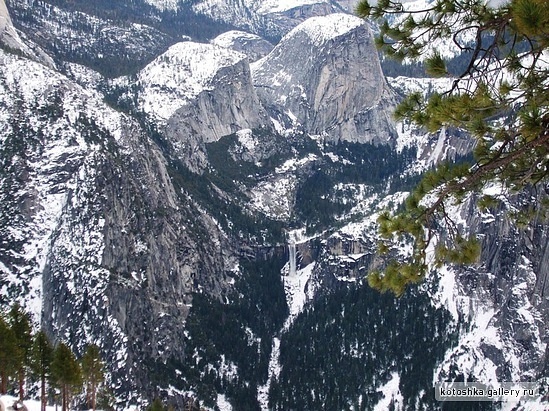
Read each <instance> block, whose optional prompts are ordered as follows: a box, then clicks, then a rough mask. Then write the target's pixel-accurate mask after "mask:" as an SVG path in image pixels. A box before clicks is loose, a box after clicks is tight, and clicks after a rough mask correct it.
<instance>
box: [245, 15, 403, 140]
mask: <svg viewBox="0 0 549 411" xmlns="http://www.w3.org/2000/svg"><path fill="white" fill-rule="evenodd" d="M252 73H253V79H254V85H255V87H256V88H257V91H258V94H259V96H260V99H261V101H262V102H263V104H264V105H265V106H266V107H267V109H268V110H269V112H270V113H271V116H273V117H274V118H279V119H281V120H282V121H284V123H285V124H287V125H288V126H291V123H292V122H295V123H297V124H300V125H302V126H303V127H304V129H305V130H306V131H307V132H308V133H311V134H316V135H322V136H324V137H325V139H326V140H327V141H331V142H337V141H350V142H360V143H366V142H373V143H376V144H379V143H390V142H391V141H392V140H393V137H394V136H395V135H396V133H395V131H394V126H393V124H392V121H391V120H390V118H389V115H388V113H389V112H390V106H391V95H390V93H389V91H388V87H387V85H386V83H385V80H384V77H383V73H382V71H381V67H380V65H379V60H378V58H377V51H376V50H375V47H374V44H373V37H372V34H371V32H370V29H369V28H368V26H367V25H366V24H365V23H364V21H363V20H362V19H359V18H356V17H353V16H349V15H346V14H333V15H330V16H326V17H317V18H311V19H309V20H307V21H306V22H305V23H302V24H301V25H299V26H298V27H296V28H295V29H294V30H292V31H291V32H290V33H288V35H286V36H285V37H284V38H283V39H282V41H281V42H280V43H279V44H278V45H277V46H276V47H275V49H274V50H273V51H272V52H271V53H270V54H269V55H268V56H266V57H265V58H263V59H262V60H260V61H258V62H256V63H254V64H253V65H252Z"/></svg>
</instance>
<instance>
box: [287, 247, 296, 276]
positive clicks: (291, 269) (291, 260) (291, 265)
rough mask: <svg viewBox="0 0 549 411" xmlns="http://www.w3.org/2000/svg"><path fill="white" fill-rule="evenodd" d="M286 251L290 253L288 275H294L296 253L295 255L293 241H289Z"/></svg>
mask: <svg viewBox="0 0 549 411" xmlns="http://www.w3.org/2000/svg"><path fill="white" fill-rule="evenodd" d="M288 251H289V254H290V261H289V263H290V272H289V273H288V275H289V276H295V271H296V255H295V253H296V252H295V242H294V241H290V242H289V243H288Z"/></svg>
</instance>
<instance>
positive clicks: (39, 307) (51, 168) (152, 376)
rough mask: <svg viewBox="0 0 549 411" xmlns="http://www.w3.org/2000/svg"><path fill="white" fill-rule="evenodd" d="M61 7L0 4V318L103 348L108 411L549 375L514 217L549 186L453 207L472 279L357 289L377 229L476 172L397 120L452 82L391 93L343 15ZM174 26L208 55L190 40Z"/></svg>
mask: <svg viewBox="0 0 549 411" xmlns="http://www.w3.org/2000/svg"><path fill="white" fill-rule="evenodd" d="M58 3H59V4H58ZM72 3H73V4H72V5H70V4H68V3H67V4H65V3H64V2H63V3H61V2H55V5H54V4H53V2H45V1H34V2H27V1H22V0H21V1H19V0H13V1H11V2H8V7H9V9H10V10H12V11H13V14H12V16H11V18H10V15H9V13H8V11H7V10H8V9H6V8H5V7H3V6H4V2H3V1H2V0H0V42H1V43H2V46H3V47H2V49H1V50H0V63H1V64H0V129H1V130H2V133H1V134H0V207H1V208H0V210H1V212H0V307H1V308H2V309H4V308H6V307H7V306H9V304H10V303H11V302H12V301H20V302H21V303H22V304H23V306H24V307H25V308H26V309H27V310H29V311H30V312H31V313H32V314H33V319H34V321H35V326H36V327H37V328H38V327H39V326H41V327H42V328H44V329H45V330H46V331H47V333H48V335H49V336H50V337H51V338H52V339H53V340H54V341H55V342H58V341H65V342H67V343H68V344H69V345H70V346H71V347H72V348H73V349H74V350H75V352H76V353H77V354H78V355H80V354H81V353H82V351H83V349H84V347H85V346H86V344H87V343H90V342H95V343H96V344H98V345H99V347H100V348H101V352H102V355H103V357H104V359H105V361H106V363H107V368H108V379H107V383H108V385H109V387H110V388H111V389H112V391H113V392H114V394H115V396H116V398H117V401H118V405H117V408H120V409H132V408H131V407H132V406H133V409H135V407H136V406H137V407H145V405H146V404H148V403H149V402H150V401H151V400H152V399H153V398H154V397H156V396H158V397H161V398H162V399H163V400H164V401H165V402H167V403H168V402H169V403H170V404H172V405H173V406H174V407H175V408H176V409H182V408H183V404H184V403H185V402H186V401H187V400H188V398H193V399H196V400H198V401H199V402H200V405H201V406H203V407H204V408H206V409H216V407H217V409H223V410H230V409H234V410H240V409H265V410H267V409H272V410H289V409H302V410H320V409H337V410H340V409H341V410H343V409H353V410H358V409H380V410H381V409H390V408H391V407H393V408H394V409H406V410H416V409H425V410H431V409H441V408H442V406H441V404H440V403H438V402H436V401H435V399H434V396H433V392H432V385H433V384H434V383H435V382H440V381H448V380H459V379H463V378H465V379H468V380H470V379H474V380H479V381H483V382H494V381H496V380H497V381H500V382H501V381H525V380H532V381H537V380H542V379H543V378H546V377H547V370H548V369H549V368H548V366H547V354H546V347H547V342H546V335H547V326H548V324H549V320H548V318H547V315H548V312H549V311H548V306H547V298H546V294H547V281H546V280H547V275H548V274H549V253H548V249H547V246H546V244H547V222H546V219H545V218H544V217H543V216H542V215H541V213H538V214H535V215H532V218H530V219H529V220H528V221H526V222H525V223H524V226H523V227H519V226H518V225H517V224H515V222H514V221H513V220H512V219H509V218H508V217H507V215H508V214H509V213H513V212H514V211H516V210H517V209H518V208H519V206H520V205H521V204H529V203H532V204H535V203H536V202H541V201H543V200H544V199H546V197H547V194H548V193H547V188H546V187H538V189H537V191H536V190H534V191H532V192H531V194H530V195H528V196H526V195H522V196H516V195H511V194H509V193H505V192H501V190H500V189H499V188H498V187H497V186H496V185H494V186H491V187H486V188H485V190H487V192H489V193H490V194H492V195H495V196H499V197H501V199H502V200H503V202H502V205H501V206H499V208H495V209H491V210H488V211H485V212H483V213H480V212H479V211H478V209H477V208H476V206H475V202H476V199H475V198H474V197H470V198H468V199H466V201H464V202H463V203H462V204H461V205H456V206H454V207H453V208H452V209H451V210H450V212H451V213H452V215H453V216H454V218H455V220H456V221H458V222H459V224H461V225H462V226H463V228H464V229H465V230H469V231H470V232H472V233H476V234H477V235H478V236H479V238H480V239H481V240H482V242H483V252H482V258H481V262H480V263H479V264H478V265H476V266H473V267H460V266H444V267H442V268H441V269H434V268H433V272H432V274H431V275H430V276H429V277H428V279H427V280H426V282H424V283H423V284H421V285H420V286H418V287H417V288H413V289H411V290H409V292H408V293H407V294H406V295H405V296H404V297H403V298H402V299H395V298H393V297H392V296H388V295H380V294H379V293H377V292H375V291H373V290H371V289H369V288H368V286H367V285H365V283H364V281H363V279H364V277H365V275H366V274H367V272H368V270H369V268H370V267H372V266H374V265H375V264H376V259H377V256H376V248H377V240H378V237H377V236H378V234H377V229H376V218H377V216H378V215H379V213H380V212H381V210H383V209H385V208H393V209H394V208H396V207H398V206H399V205H400V204H401V203H402V201H403V200H404V198H405V197H406V194H407V192H408V191H410V190H411V188H412V187H413V185H414V184H415V182H416V181H417V179H418V176H419V175H420V174H421V173H422V172H424V171H425V170H427V169H429V168H430V167H432V166H433V165H435V164H437V163H438V162H440V161H443V160H452V161H454V160H456V161H461V160H463V158H464V157H466V156H468V155H470V151H471V149H472V141H471V139H470V138H468V137H467V136H465V135H463V133H462V132H460V131H459V130H443V131H442V132H440V133H438V134H435V135H426V134H425V133H424V132H423V131H422V130H418V129H414V128H412V127H411V126H410V125H409V124H400V123H399V124H397V123H395V122H394V121H393V120H392V117H391V110H392V108H393V107H394V104H395V102H396V101H398V99H399V98H400V96H402V95H404V94H406V93H408V92H409V91H410V90H416V91H417V90H419V91H423V92H425V93H428V92H429V91H431V90H434V89H443V88H444V87H446V86H447V81H448V80H439V81H429V80H426V79H417V78H416V79H410V78H407V77H398V78H391V79H389V81H388V80H387V79H386V78H385V77H384V75H383V73H382V71H381V66H380V62H379V59H378V56H377V52H376V50H375V48H374V46H373V39H372V33H371V30H370V27H369V25H368V24H367V23H365V22H363V21H362V20H360V19H358V18H356V17H353V16H351V15H348V14H341V13H334V11H336V10H337V11H340V10H341V4H339V5H338V4H337V3H321V2H319V3H317V2H312V1H311V2H309V1H304V2H255V1H251V0H250V1H247V2H237V3H234V4H233V3H229V2H221V1H212V2H207V1H198V2H192V3H188V2H184V1H182V2H172V1H152V0H150V1H149V0H148V1H146V2H145V1H143V2H139V1H135V2H120V3H117V4H116V5H111V6H112V7H113V8H109V7H107V5H106V4H104V3H103V2H98V3H94V4H93V5H90V4H87V5H86V4H85V2H80V1H75V2H72ZM91 6H93V7H91ZM119 6H120V7H122V8H121V9H118V8H117V7H119ZM124 7H127V8H124ZM90 8H93V10H90ZM229 9H230V12H226V11H227V10H229ZM189 10H194V12H193V13H202V15H207V16H210V19H209V20H208V22H209V23H208V24H209V25H207V26H204V30H206V29H207V28H208V27H210V28H212V27H214V28H215V29H213V30H212V33H215V35H212V36H211V38H215V39H214V40H213V41H211V42H209V41H208V42H206V41H204V42H199V41H197V39H196V38H192V39H188V38H186V39H185V41H181V40H182V38H181V37H180V36H181V35H182V34H184V32H183V31H182V29H181V27H183V26H185V27H187V29H189V26H190V25H191V24H190V22H192V21H195V20H192V19H191V16H192V18H193V19H194V18H195V17H196V16H198V14H192V13H191V12H189ZM92 11H93V13H92ZM138 11H139V12H142V18H143V19H145V17H146V20H147V21H144V20H143V21H139V22H136V21H131V20H132V19H135V18H136V17H135V16H136V15H137V14H139V13H138ZM124 13H127V14H128V15H130V16H133V17H132V18H129V20H124V17H123V16H125V14H124ZM132 13H134V14H132ZM135 13H137V14H135ZM315 14H320V16H314V15H315ZM121 16H122V17H121ZM197 18H198V17H197ZM12 19H13V24H12ZM178 19H180V20H178ZM217 19H219V20H223V21H225V23H230V24H231V25H233V26H236V27H239V28H241V29H245V30H247V31H246V32H243V31H235V30H233V29H234V27H231V30H228V31H227V32H225V33H224V34H221V35H219V36H218V34H219V33H217V32H216V30H218V29H219V31H222V30H221V28H220V27H223V26H221V25H219V26H218V25H217V24H218V23H215V20H217ZM169 21H172V22H173V27H172V31H171V32H168V31H169V30H167V28H166V27H167V23H166V22H169ZM177 21H179V23H177ZM182 21H184V22H185V24H183V23H181V22H182ZM196 21H197V20H196ZM163 22H164V23H163ZM178 24H180V25H178ZM210 24H211V25H210ZM219 24H221V23H219ZM251 33H254V34H251ZM258 33H259V34H262V35H263V36H265V35H266V34H268V35H269V38H270V39H271V40H272V39H273V38H276V37H281V40H280V41H279V42H278V43H277V44H276V45H273V44H271V43H269V42H268V41H267V40H266V39H265V38H264V37H262V36H260V35H259V34H258ZM191 37H192V36H191ZM202 40H210V36H205V37H204V39H202ZM120 61H124V62H125V64H127V65H128V67H125V68H124V69H120V67H119V66H118V62H120ZM98 70H100V71H101V74H100V73H99V72H98ZM401 252H403V253H404V252H406V249H403V250H401ZM129 376H131V377H129ZM545 405H546V404H540V403H536V402H532V403H530V404H528V403H526V404H519V405H518V406H517V407H518V409H543V407H544V406H545ZM495 408H497V406H494V407H492V404H488V406H487V409H495Z"/></svg>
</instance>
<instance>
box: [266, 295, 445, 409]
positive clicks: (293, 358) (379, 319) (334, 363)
mask: <svg viewBox="0 0 549 411" xmlns="http://www.w3.org/2000/svg"><path fill="white" fill-rule="evenodd" d="M449 323H450V317H449V313H448V312H447V311H446V310H444V309H435V308H433V307H432V305H431V304H430V302H429V297H428V296H426V295H424V294H420V293H417V292H415V291H411V292H410V293H409V294H407V295H405V296H403V297H402V298H400V299H397V298H394V296H392V295H386V294H379V293H377V292H375V291H373V290H372V289H370V288H369V287H367V286H363V285H362V286H356V285H350V286H347V285H341V286H339V288H338V289H337V290H335V291H333V292H330V293H329V294H327V295H323V296H320V297H319V298H318V299H317V300H316V301H315V302H314V303H313V304H312V305H311V306H309V307H307V308H306V309H305V311H304V312H303V313H301V314H300V315H299V316H298V318H297V319H296V320H295V322H294V323H293V325H292V327H291V328H290V330H289V331H288V332H287V333H285V334H284V335H283V336H282V339H281V346H280V363H281V365H282V371H281V373H280V378H279V379H278V381H276V382H274V383H273V385H271V391H270V399H271V402H270V409H273V410H281V411H282V410H284V411H287V410H302V411H308V410H310V411H316V410H329V409H332V410H351V409H357V408H352V407H353V405H360V406H359V407H358V409H361V410H371V409H373V407H374V405H375V404H377V403H378V402H379V400H380V399H381V393H379V392H377V390H376V389H378V388H379V387H381V386H383V385H384V384H385V383H386V382H387V381H388V380H389V379H390V378H391V374H392V373H397V374H398V375H399V376H400V385H399V389H400V392H401V394H402V396H403V398H404V409H439V408H440V403H437V402H436V401H435V398H434V391H433V389H432V384H433V369H434V368H435V367H436V364H437V363H438V362H439V361H440V360H441V359H442V358H443V356H444V354H445V352H446V350H448V349H449V348H450V347H451V346H452V344H453V343H454V342H455V340H456V334H455V333H454V332H453V330H452V329H451V328H449ZM422 391H424V392H425V395H423V396H421V395H420V393H421V392H422ZM418 407H419V408H418Z"/></svg>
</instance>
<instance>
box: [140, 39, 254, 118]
mask: <svg viewBox="0 0 549 411" xmlns="http://www.w3.org/2000/svg"><path fill="white" fill-rule="evenodd" d="M245 58H246V56H245V55H244V54H241V53H238V52H236V51H233V50H229V49H226V48H222V47H217V46H215V45H212V44H201V43H194V42H182V43H178V44H175V45H173V46H172V47H170V48H169V49H168V51H166V52H165V53H164V54H162V55H160V56H159V57H157V58H156V59H155V60H154V61H152V62H151V63H150V64H149V65H147V66H146V67H145V68H144V69H143V70H142V71H141V72H140V73H139V76H138V84H139V86H141V87H142V92H141V93H140V99H139V105H140V107H141V108H142V109H143V110H144V111H145V112H146V113H149V114H151V115H153V116H154V117H155V118H157V119H158V120H160V121H166V120H168V119H169V118H170V117H171V116H172V115H173V114H174V113H175V112H176V111H177V109H179V108H180V107H182V106H183V105H186V104H188V103H189V101H190V100H192V99H193V98H195V97H196V96H198V94H200V93H201V92H202V91H205V90H209V89H211V87H212V84H211V82H212V81H213V80H214V78H215V76H216V75H217V74H218V73H219V71H220V70H221V69H222V68H224V67H230V66H234V65H235V64H237V63H240V62H242V61H243V60H245Z"/></svg>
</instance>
